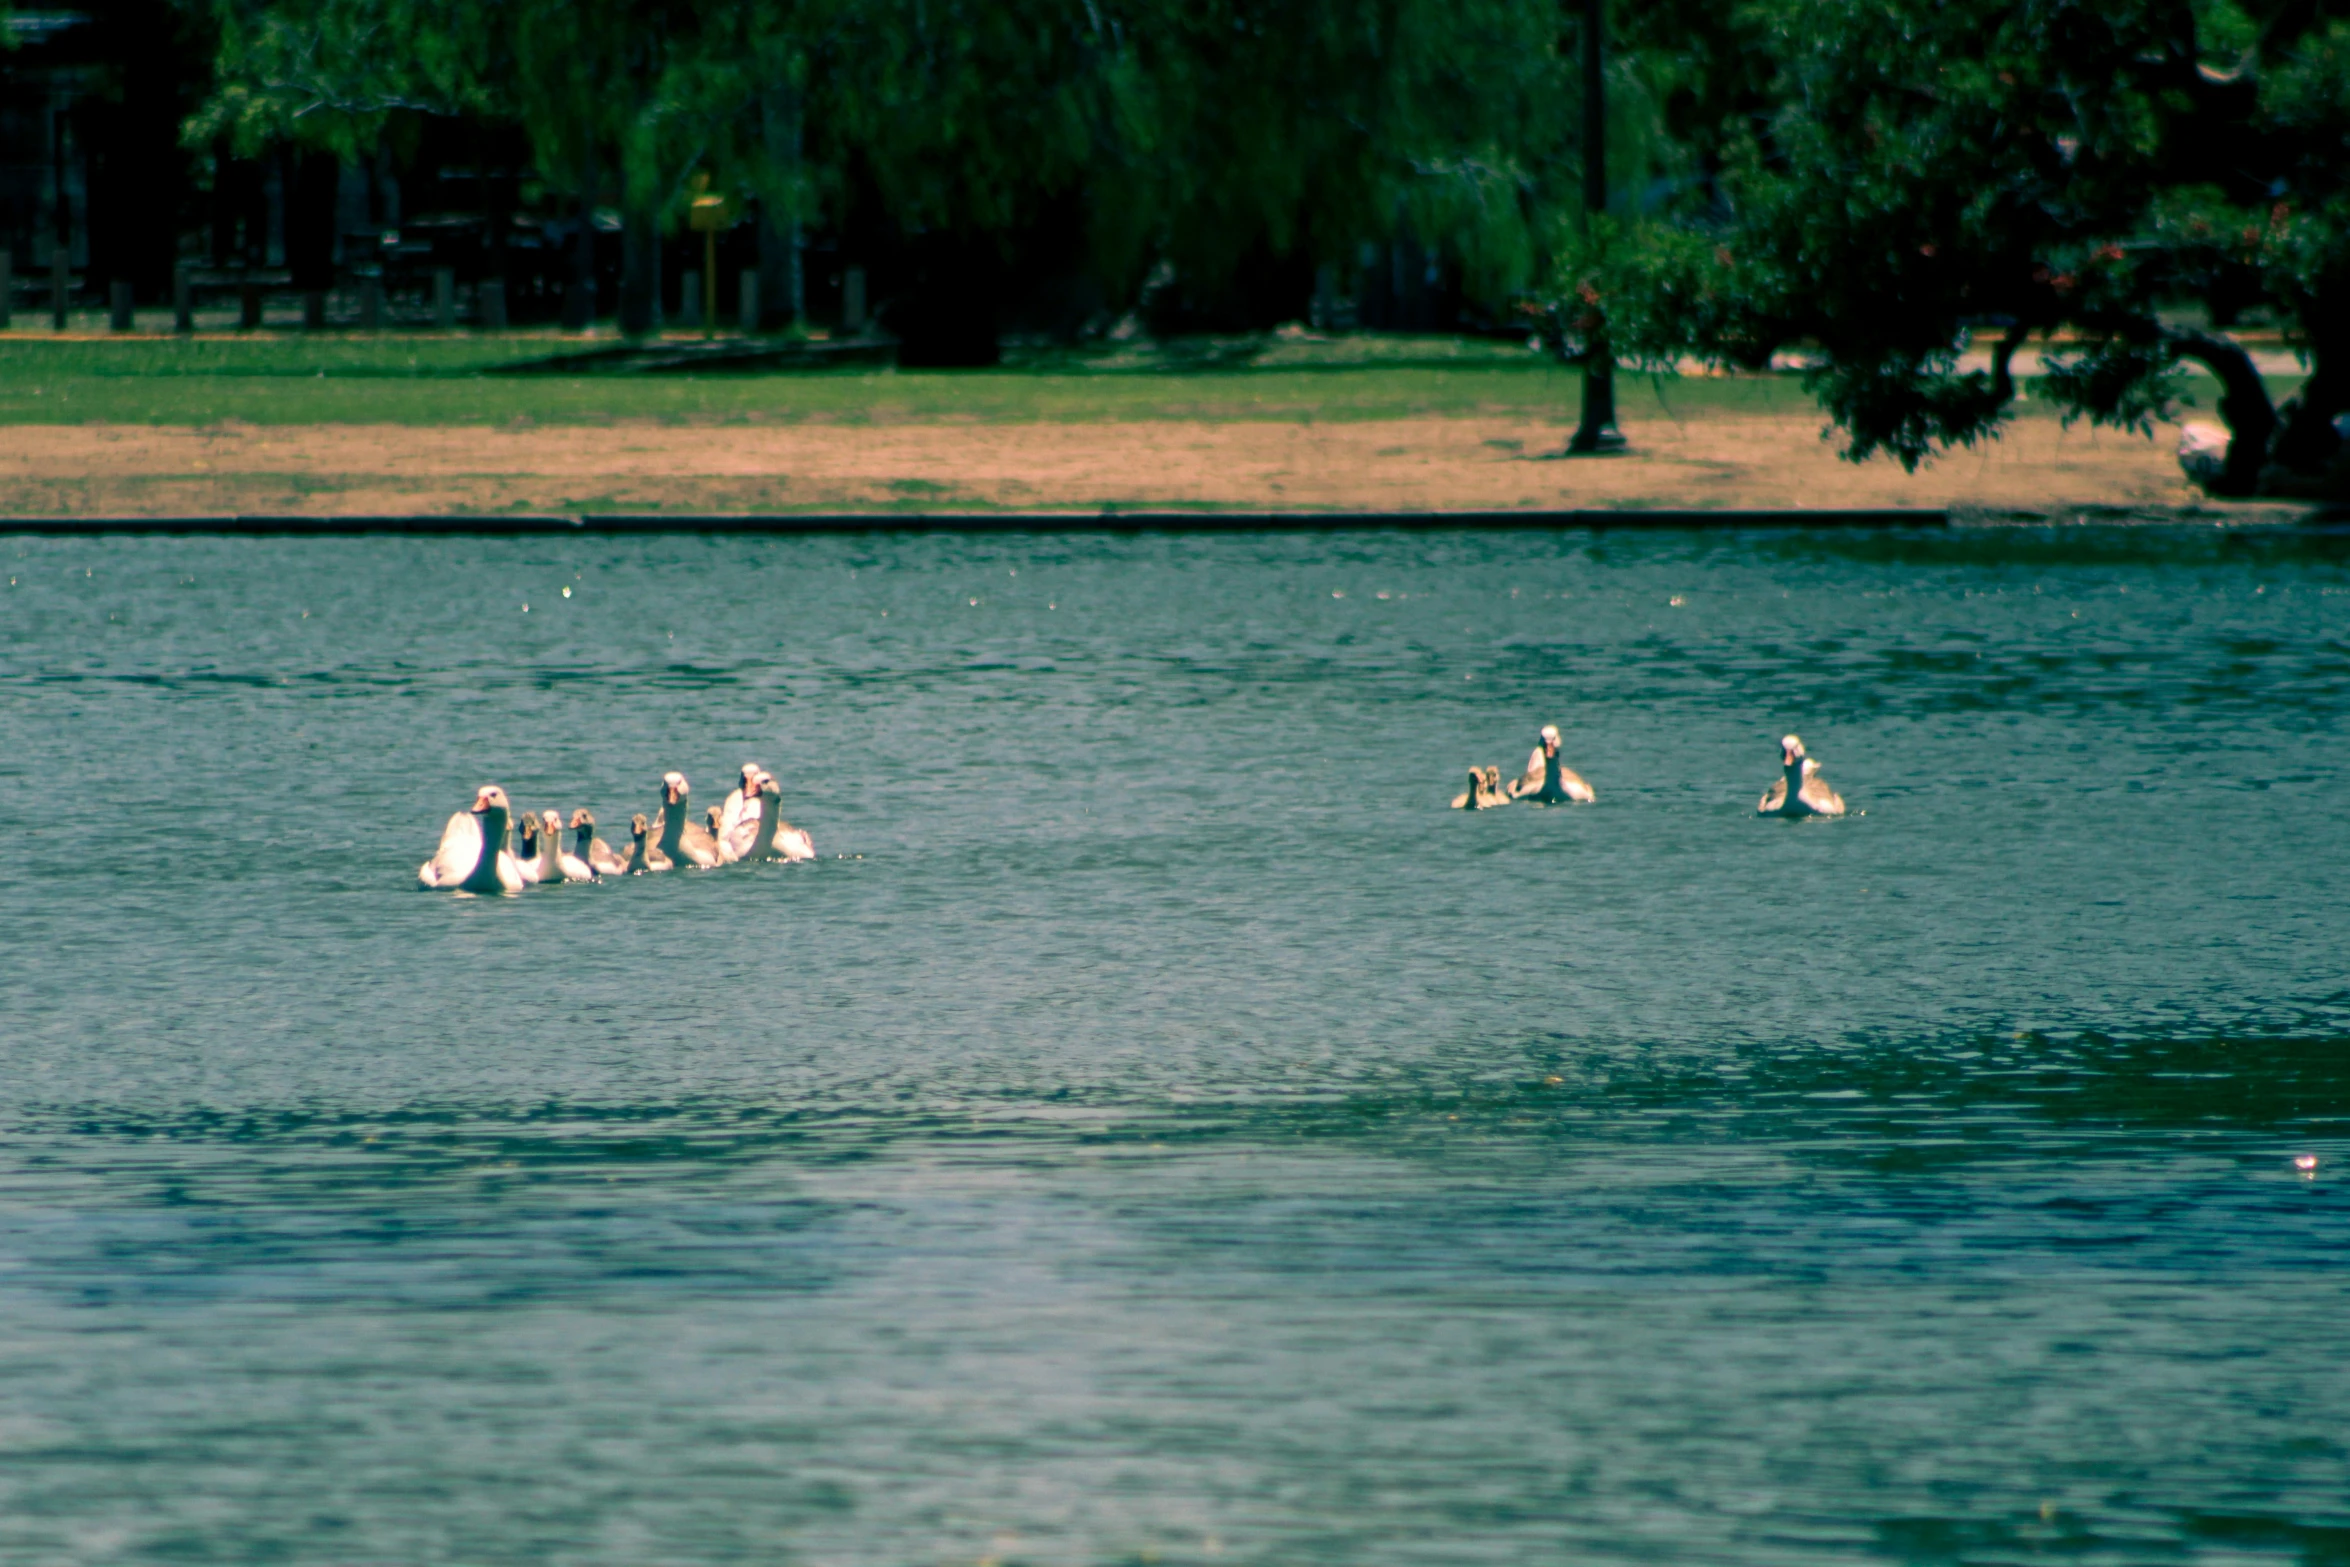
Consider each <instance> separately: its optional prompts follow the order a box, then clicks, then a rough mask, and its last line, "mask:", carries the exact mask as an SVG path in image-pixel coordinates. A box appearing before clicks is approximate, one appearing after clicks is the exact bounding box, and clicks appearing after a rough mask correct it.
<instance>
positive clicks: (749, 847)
mask: <svg viewBox="0 0 2350 1567" xmlns="http://www.w3.org/2000/svg"><path fill="white" fill-rule="evenodd" d="M766 771H767V769H765V768H764V767H761V766H760V765H759V764H758V763H757V762H745V763H743V772H742V780H741V781H740V782H739V783H737V784H736V785H735V786H734V788H733V789H732V790H731V791H729V792H728V794H727V796H726V803H725V805H724V806H722V807H721V808H720V810H719V813H718V829H717V833H716V837H717V840H718V860H719V863H720V864H723V865H732V864H733V863H734V862H735V861H737V860H741V859H747V858H749V857H750V855H751V853H752V851H753V850H754V849H755V848H756V847H757V846H758V839H759V827H758V820H759V779H760V778H761V776H763V775H764V774H765V773H766Z"/></svg>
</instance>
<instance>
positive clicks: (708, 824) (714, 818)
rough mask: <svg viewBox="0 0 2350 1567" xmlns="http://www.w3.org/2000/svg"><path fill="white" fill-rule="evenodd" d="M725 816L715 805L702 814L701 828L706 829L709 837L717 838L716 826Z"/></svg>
mask: <svg viewBox="0 0 2350 1567" xmlns="http://www.w3.org/2000/svg"><path fill="white" fill-rule="evenodd" d="M725 816H726V813H725V812H724V811H721V810H720V809H718V807H717V806H715V805H713V806H711V807H710V808H709V809H708V810H706V811H704V812H703V813H702V826H703V827H705V828H706V829H708V831H709V834H710V836H711V837H713V838H715V837H717V836H718V824H719V822H721V821H723V820H724V819H725Z"/></svg>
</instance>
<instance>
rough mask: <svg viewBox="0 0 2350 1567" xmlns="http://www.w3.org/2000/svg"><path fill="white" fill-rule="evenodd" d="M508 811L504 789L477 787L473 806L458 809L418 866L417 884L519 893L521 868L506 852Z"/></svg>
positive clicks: (468, 890)
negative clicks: (437, 843) (428, 856)
mask: <svg viewBox="0 0 2350 1567" xmlns="http://www.w3.org/2000/svg"><path fill="white" fill-rule="evenodd" d="M511 811H512V808H511V807H510V806H508V805H507V803H506V791H505V790H503V789H501V788H499V787H498V786H497V785H496V784H483V785H482V786H481V787H480V788H479V789H476V790H475V791H474V793H473V808H472V809H471V810H469V811H459V812H458V813H457V814H456V815H454V816H452V817H450V818H449V824H448V825H447V826H446V827H444V828H442V829H441V846H440V848H439V849H438V850H436V851H435V852H434V854H433V857H432V858H431V859H429V860H427V861H425V862H424V864H422V865H421V866H419V867H418V868H417V871H416V884H417V885H418V886H419V887H431V888H445V889H447V890H450V891H454V892H499V893H511V892H520V891H521V890H522V886H523V882H522V871H521V868H520V867H519V866H518V865H517V864H516V863H515V859H514V856H513V855H511V854H509V853H508V852H507V851H506V823H507V819H508V817H509V816H510V814H511Z"/></svg>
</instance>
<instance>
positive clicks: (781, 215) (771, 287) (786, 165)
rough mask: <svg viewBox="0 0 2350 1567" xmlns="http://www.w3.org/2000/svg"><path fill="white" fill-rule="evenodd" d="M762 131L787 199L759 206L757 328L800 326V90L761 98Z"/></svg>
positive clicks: (779, 89) (803, 305) (777, 90)
mask: <svg viewBox="0 0 2350 1567" xmlns="http://www.w3.org/2000/svg"><path fill="white" fill-rule="evenodd" d="M759 119H760V129H761V131H762V132H763V134H764V135H765V137H766V142H767V161H768V166H769V168H770V169H771V170H772V171H773V183H774V187H775V189H776V191H777V192H779V193H781V194H782V195H784V197H785V198H786V199H784V200H780V201H779V200H777V199H775V197H774V196H769V197H764V198H762V199H761V200H760V202H759V316H760V320H759V328H760V330H762V331H770V330H774V329H777V328H788V327H796V326H798V325H799V324H800V322H801V320H802V319H803V318H804V317H805V316H806V314H807V301H808V292H807V282H806V279H805V278H804V277H803V276H802V274H801V270H800V215H799V208H798V201H799V185H800V154H801V147H802V144H803V138H804V128H803V124H802V120H801V115H800V95H799V92H798V90H797V89H795V88H793V87H790V86H788V85H784V84H780V83H778V84H776V85H774V86H770V87H768V88H767V89H766V90H765V91H763V92H762V93H761V94H760V97H759Z"/></svg>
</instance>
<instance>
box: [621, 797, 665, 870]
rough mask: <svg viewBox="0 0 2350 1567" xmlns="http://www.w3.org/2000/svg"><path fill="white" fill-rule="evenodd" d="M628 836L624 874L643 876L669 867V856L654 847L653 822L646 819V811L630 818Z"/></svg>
mask: <svg viewBox="0 0 2350 1567" xmlns="http://www.w3.org/2000/svg"><path fill="white" fill-rule="evenodd" d="M628 837H629V844H628V859H627V860H626V861H625V862H624V863H623V864H622V866H621V870H622V872H623V874H626V875H630V876H642V875H644V874H645V873H646V872H648V871H665V870H668V869H669V867H670V860H669V856H668V855H666V854H663V853H662V852H661V851H660V850H659V849H656V848H654V847H653V824H652V823H651V822H648V821H646V820H645V813H644V812H642V811H639V812H637V813H636V814H635V815H634V816H631V817H630V818H629V819H628Z"/></svg>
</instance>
